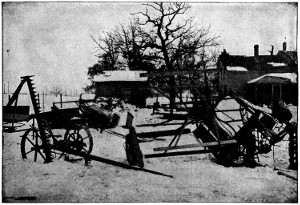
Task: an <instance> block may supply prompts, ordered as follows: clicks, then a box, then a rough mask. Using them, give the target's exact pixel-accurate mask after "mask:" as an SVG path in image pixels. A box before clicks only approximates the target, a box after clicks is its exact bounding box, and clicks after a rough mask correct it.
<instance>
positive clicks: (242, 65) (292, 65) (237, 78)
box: [217, 42, 298, 100]
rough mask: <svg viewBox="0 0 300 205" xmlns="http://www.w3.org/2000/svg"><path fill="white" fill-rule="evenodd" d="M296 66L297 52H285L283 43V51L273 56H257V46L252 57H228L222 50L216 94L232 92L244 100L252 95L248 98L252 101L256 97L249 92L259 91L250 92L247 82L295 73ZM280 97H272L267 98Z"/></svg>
mask: <svg viewBox="0 0 300 205" xmlns="http://www.w3.org/2000/svg"><path fill="white" fill-rule="evenodd" d="M297 66H298V63H297V51H286V43H285V42H284V43H283V50H282V51H278V53H277V54H276V55H273V52H270V55H259V46H258V45H255V46H254V56H241V55H229V54H228V53H227V52H226V50H224V51H223V53H222V54H221V55H220V56H219V59H218V63H217V70H218V79H219V80H218V92H219V94H220V95H227V94H229V93H230V92H234V93H237V94H239V95H241V96H243V97H245V98H246V99H249V98H248V96H249V94H250V95H252V96H251V97H250V98H251V99H252V100H254V99H255V98H254V97H253V96H255V95H256V96H258V95H257V94H255V93H252V94H251V92H259V91H258V90H253V89H252V90H251V88H249V87H252V85H249V84H248V82H251V80H253V79H257V78H259V77H262V76H264V75H265V74H268V73H297ZM274 82H275V81H274ZM250 84H252V83H250ZM275 87H276V86H274V88H275ZM283 87H285V86H283ZM248 89H250V90H248ZM275 89H276V88H275ZM284 89H285V88H284ZM292 93H293V92H292ZM292 93H291V94H292ZM280 96H283V95H280ZM280 96H277V95H273V96H269V97H272V98H274V97H280ZM249 100H250V99H249ZM271 100H273V99H271Z"/></svg>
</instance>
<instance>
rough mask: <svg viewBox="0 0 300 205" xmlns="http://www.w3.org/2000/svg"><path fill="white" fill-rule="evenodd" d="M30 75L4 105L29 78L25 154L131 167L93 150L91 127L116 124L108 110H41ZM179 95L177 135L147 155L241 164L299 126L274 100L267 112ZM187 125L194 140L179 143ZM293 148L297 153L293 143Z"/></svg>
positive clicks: (135, 152)
mask: <svg viewBox="0 0 300 205" xmlns="http://www.w3.org/2000/svg"><path fill="white" fill-rule="evenodd" d="M170 75H173V74H170ZM177 75H179V74H178V73H177ZM31 77H32V76H24V77H22V81H21V83H20V85H19V87H18V88H17V90H16V92H15V93H14V95H13V97H12V98H11V99H10V101H9V103H8V104H7V107H11V106H12V105H13V103H14V102H15V107H17V100H18V93H19V92H20V90H21V88H22V86H23V84H24V83H25V82H27V84H28V88H29V93H30V96H31V100H32V105H33V108H34V115H32V116H31V117H30V118H31V120H32V122H33V123H32V125H31V126H30V128H28V129H26V130H25V133H24V134H23V135H22V139H21V154H22V157H23V159H28V158H30V159H33V160H34V161H39V160H42V161H44V162H51V161H52V160H53V159H54V158H61V157H62V156H65V155H66V154H74V155H78V156H81V157H83V158H84V159H86V162H89V161H90V160H98V161H102V162H105V163H109V164H112V165H116V166H121V167H124V168H130V167H131V166H129V165H125V164H123V163H119V162H115V161H112V160H109V159H104V158H101V157H98V156H94V155H91V152H92V149H93V137H92V135H91V132H90V130H89V129H90V128H95V129H100V131H101V132H102V131H103V130H104V129H106V128H109V127H113V126H116V125H117V124H118V123H117V121H118V116H114V115H111V114H109V113H106V112H105V110H103V109H99V108H98V107H97V106H96V105H90V104H89V103H90V102H91V100H82V99H79V100H78V101H72V102H69V103H75V105H76V107H75V108H67V109H60V108H58V107H57V106H56V105H55V103H54V104H53V107H52V110H51V111H50V112H40V106H39V102H38V100H37V95H36V91H35V88H34V87H33V83H32V79H31ZM160 87H161V86H160ZM177 87H180V85H179V86H178V85H177ZM190 87H193V88H195V87H196V86H191V85H190ZM179 99H180V103H181V105H183V106H185V107H184V108H185V110H186V114H185V115H184V118H185V120H184V122H183V123H182V125H181V126H180V128H179V129H177V130H175V136H174V137H173V139H172V140H171V141H170V143H169V145H168V146H166V147H156V148H154V149H153V150H154V151H155V152H156V153H154V154H146V155H145V156H144V157H145V158H154V157H169V156H177V155H190V154H201V153H212V154H213V155H214V156H215V158H216V159H217V161H218V162H219V163H222V164H224V165H231V164H237V163H239V164H245V165H250V166H253V164H254V163H255V157H256V156H257V155H258V154H260V153H268V152H270V151H271V148H272V146H273V145H275V144H276V143H278V142H279V141H281V140H282V139H283V138H284V137H285V136H286V135H287V134H289V135H290V137H294V138H296V137H295V135H296V134H297V125H296V124H294V123H290V122H289V120H290V119H291V114H290V113H289V112H288V111H287V110H286V109H284V107H283V106H280V104H274V106H273V112H271V113H268V112H266V111H265V110H263V109H262V108H261V107H257V106H255V105H253V104H251V103H249V102H248V101H246V100H244V99H243V98H241V97H238V96H236V97H232V98H226V99H223V100H217V101H216V103H211V102H210V101H208V100H207V99H206V98H205V97H204V98H203V97H201V95H200V93H199V92H198V93H197V92H194V96H193V101H192V102H183V100H182V97H181V96H180V98H179ZM228 100H234V102H235V103H236V104H237V105H238V108H232V109H228V108H224V107H223V108H222V103H224V102H225V103H226V102H227V101H228ZM229 104H230V103H229ZM188 105H192V106H188ZM190 124H193V125H195V126H196V129H195V130H194V131H193V133H194V136H195V139H196V140H197V143H194V144H183V145H182V144H181V145H179V141H180V139H181V137H182V134H183V132H184V130H185V128H186V127H187V126H188V125H190ZM279 125H280V129H278V126H279ZM127 128H128V129H129V130H130V134H129V135H127V136H124V138H125V139H126V140H125V143H126V146H125V150H126V157H127V160H128V162H129V164H130V165H137V166H139V167H141V168H143V167H144V163H143V155H142V153H141V150H140V147H139V145H138V140H137V136H139V135H138V133H136V132H135V128H134V127H133V126H132V123H129V124H128V126H127ZM177 150H181V151H177ZM182 150H185V151H182ZM293 152H296V154H297V148H296V151H293ZM296 159H297V157H296ZM296 159H295V158H293V159H292V160H294V161H293V163H295V160H296ZM144 170H146V169H144ZM148 171H149V172H153V171H150V170H148Z"/></svg>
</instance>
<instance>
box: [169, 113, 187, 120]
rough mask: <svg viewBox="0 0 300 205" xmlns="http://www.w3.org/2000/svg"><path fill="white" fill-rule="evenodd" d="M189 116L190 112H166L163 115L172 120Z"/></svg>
mask: <svg viewBox="0 0 300 205" xmlns="http://www.w3.org/2000/svg"><path fill="white" fill-rule="evenodd" d="M187 117H188V114H169V113H166V114H164V115H163V118H164V119H172V120H185V119H186V118H187Z"/></svg>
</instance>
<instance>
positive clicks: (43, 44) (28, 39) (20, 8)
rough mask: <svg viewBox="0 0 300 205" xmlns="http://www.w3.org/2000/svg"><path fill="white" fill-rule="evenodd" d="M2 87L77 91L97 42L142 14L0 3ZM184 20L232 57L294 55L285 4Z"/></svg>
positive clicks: (130, 7)
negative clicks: (30, 83) (23, 83)
mask: <svg viewBox="0 0 300 205" xmlns="http://www.w3.org/2000/svg"><path fill="white" fill-rule="evenodd" d="M2 5H3V7H2V12H3V16H2V17H3V19H2V21H3V24H2V35H3V36H2V40H3V55H2V57H3V59H2V60H3V83H6V84H7V83H8V82H9V83H10V91H13V90H14V89H15V88H16V86H17V85H18V83H19V82H20V78H19V77H20V76H22V75H30V74H32V75H35V78H34V79H35V82H36V83H37V90H38V91H39V92H42V91H44V90H45V89H46V87H47V88H48V90H49V89H51V88H52V87H53V86H60V87H62V88H64V89H65V90H69V91H70V90H71V89H76V90H79V89H81V88H82V87H84V86H85V84H86V83H88V80H87V78H88V76H87V74H86V73H87V67H89V66H92V65H93V64H95V63H96V62H97V59H96V57H95V56H94V51H95V43H94V42H93V41H92V40H91V38H90V36H89V35H90V34H91V35H95V36H97V35H98V34H100V33H101V32H103V31H108V30H110V29H112V28H114V27H115V26H116V25H119V24H120V23H126V22H128V21H129V19H130V18H131V15H130V14H131V13H135V12H138V11H141V10H143V7H142V6H141V3H139V2H135V3H124V2H122V3H120V2H119V3H96V2H90V3H83V2H81V3H79V2H73V3H71V2H68V3H66V2H64V3H63V2H40V3H34V2H31V3H29V2H26V3H24V2H23V3H22V2H19V3H17V2H14V3H3V4H2ZM190 5H191V6H192V8H191V10H190V11H189V12H188V15H190V16H195V20H196V21H197V22H199V23H204V24H206V25H208V24H209V25H210V26H211V32H212V33H214V34H216V35H220V37H221V38H220V40H221V41H222V43H223V44H222V46H221V48H220V49H221V50H222V49H226V50H227V52H228V53H230V54H235V55H253V46H254V45H255V44H258V45H259V50H260V51H259V53H260V54H268V51H267V50H270V48H271V46H270V45H274V47H275V49H274V52H275V54H276V53H277V51H278V50H282V43H283V42H284V41H286V42H287V49H288V50H295V49H296V34H297V30H296V29H297V10H298V9H297V5H296V4H288V3H192V4H190Z"/></svg>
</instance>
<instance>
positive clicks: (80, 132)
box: [64, 126, 93, 154]
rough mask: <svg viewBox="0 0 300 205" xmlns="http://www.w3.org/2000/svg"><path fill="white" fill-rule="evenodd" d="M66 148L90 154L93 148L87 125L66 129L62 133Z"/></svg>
mask: <svg viewBox="0 0 300 205" xmlns="http://www.w3.org/2000/svg"><path fill="white" fill-rule="evenodd" d="M64 140H65V141H66V142H67V145H68V148H70V149H72V150H74V151H77V152H85V153H87V154H90V153H91V152H92V150H93V137H92V135H91V132H90V130H89V129H88V127H87V126H80V127H79V128H76V129H68V130H67V131H66V133H65V135H64Z"/></svg>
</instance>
